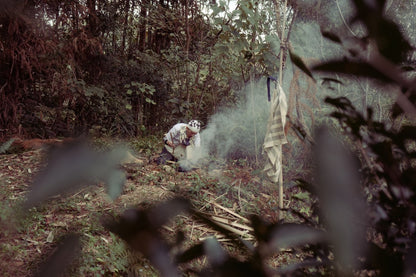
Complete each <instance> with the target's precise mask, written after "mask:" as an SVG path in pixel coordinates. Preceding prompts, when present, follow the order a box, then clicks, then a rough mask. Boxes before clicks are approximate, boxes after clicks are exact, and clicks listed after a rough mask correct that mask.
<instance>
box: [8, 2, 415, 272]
mask: <svg viewBox="0 0 416 277" xmlns="http://www.w3.org/2000/svg"><path fill="white" fill-rule="evenodd" d="M380 7H381V8H380ZM415 11H416V3H409V2H408V1H404V0H403V1H400V0H397V1H393V0H387V1H384V0H379V1H359V0H355V1H341V0H337V1H321V0H316V1H280V2H279V1H251V0H250V1H230V2H227V1H190V0H189V1H186V0H185V1H164V0H161V1H151V0H147V1H134V0H126V1H123V0H119V1H100V0H85V1H6V0H3V1H1V2H0V61H1V65H0V97H1V99H0V100H1V101H0V107H1V109H0V111H1V113H0V137H1V138H2V140H3V141H7V140H8V139H10V138H12V137H20V138H41V139H48V138H65V137H78V136H79V135H81V134H87V135H90V136H93V137H96V138H99V137H118V138H138V137H139V138H140V137H142V138H144V137H148V136H155V137H156V138H159V137H161V134H162V133H163V132H166V131H167V130H168V128H170V127H171V126H172V125H173V124H174V123H176V122H179V121H182V122H186V121H187V120H189V119H199V120H201V121H202V122H203V123H204V128H205V129H206V130H212V133H214V134H215V137H216V138H217V141H220V142H219V144H218V145H216V148H215V149H216V150H217V152H218V153H220V154H221V155H222V156H224V157H228V158H233V159H246V160H247V161H249V162H250V163H251V164H252V165H253V166H254V165H257V166H258V162H259V159H261V155H260V152H261V144H262V139H263V134H264V133H265V129H266V121H267V117H268V108H269V104H268V103H267V88H266V79H267V77H270V76H272V77H274V78H276V79H278V80H279V77H280V74H281V78H282V80H283V81H282V87H283V89H284V91H285V93H286V96H287V99H288V120H289V122H290V124H291V128H290V129H289V133H288V138H289V143H288V145H286V146H285V147H284V153H285V160H284V166H285V168H284V172H285V176H288V180H287V184H286V185H290V186H294V185H296V184H299V182H300V181H299V178H303V179H305V180H306V182H304V183H302V182H300V183H301V184H302V185H304V186H306V183H309V182H310V183H312V182H313V178H311V175H310V173H311V170H312V169H311V166H310V165H311V164H310V161H311V158H312V157H311V156H310V155H309V154H310V153H311V149H312V147H311V146H313V145H315V143H316V140H318V141H319V136H318V137H317V138H315V136H314V135H313V133H314V132H315V131H316V127H317V126H321V125H323V124H325V125H327V126H332V127H334V128H335V130H337V132H338V133H337V132H335V133H337V134H338V138H339V139H340V140H342V141H343V142H344V143H345V144H347V145H349V146H350V147H351V148H352V150H353V151H355V152H356V153H358V155H359V158H360V160H361V162H362V164H363V165H362V168H361V171H363V172H367V171H368V172H369V175H368V176H370V177H371V178H370V177H368V178H367V179H366V180H365V182H364V183H365V184H366V185H368V183H369V184H370V185H368V186H366V187H365V189H364V191H365V193H366V196H367V198H368V199H367V200H369V202H371V201H374V203H376V205H375V206H374V208H375V210H376V211H377V213H378V216H377V218H376V219H374V221H375V222H376V223H377V224H379V225H377V226H378V227H377V228H376V232H375V234H377V235H378V234H381V235H380V236H381V237H382V239H381V243H380V241H379V237H378V236H377V235H374V240H375V241H377V242H378V243H380V244H383V243H384V245H382V246H378V248H377V249H378V250H379V251H380V253H381V254H382V255H381V254H380V253H378V254H379V259H380V260H382V258H383V259H384V258H386V257H391V256H394V257H395V259H394V261H393V262H392V264H389V265H386V266H385V267H382V266H381V269H379V270H380V271H379V272H381V273H383V274H387V275H385V276H389V275H388V274H390V273H391V271H390V270H391V269H392V268H398V266H399V264H400V266H399V267H400V274H401V273H403V274H404V275H405V274H406V272H413V271H412V267H411V264H406V263H405V264H402V261H403V260H405V259H404V258H403V257H406V256H407V252H408V250H409V249H413V247H412V248H410V245H411V242H412V241H413V240H412V238H413V236H414V233H415V230H414V227H413V224H414V222H415V220H414V213H413V209H410V210H409V211H407V210H406V212H404V210H405V208H406V207H408V206H407V205H408V204H409V203H411V202H412V199H413V197H414V195H415V194H414V193H413V192H414V190H415V189H414V188H413V187H411V185H412V184H413V183H412V182H414V181H411V180H412V176H414V175H413V174H414V160H412V159H414V158H412V157H413V156H412V155H414V152H412V151H413V150H412V149H413V148H412V147H414V145H411V146H410V148H409V145H407V144H405V142H406V143H407V142H408V139H410V140H412V137H411V134H412V132H411V131H414V129H412V128H410V127H409V126H412V124H413V123H414V122H413V121H412V117H411V115H413V114H414V105H413V106H412V104H410V108H409V105H406V104H409V103H408V102H406V101H404V102H403V101H402V100H401V99H402V98H400V97H398V95H401V92H403V93H407V94H406V97H408V98H409V99H410V100H411V101H413V100H414V99H412V98H411V97H412V93H414V87H413V83H412V82H411V81H406V80H407V78H409V80H412V78H413V73H414V72H415V68H414V62H412V61H413V60H414V55H415V53H414V49H413V48H412V45H415V44H416V43H415V40H416V33H415V26H414V24H415V22H416V21H415V19H414V14H415ZM369 14H370V15H372V14H376V15H377V16H374V17H373V16H368V15H369ZM366 18H370V20H366ZM392 22H394V23H395V24H393V23H392ZM377 24H379V25H377ZM396 24H397V25H396ZM347 37H348V38H349V39H346V38H347ZM371 39H375V41H376V44H377V47H378V50H379V52H380V53H381V56H383V57H385V58H387V59H388V61H389V62H390V63H387V65H388V67H387V68H388V69H391V68H396V66H397V68H398V69H400V74H402V75H404V76H405V77H403V78H402V77H400V78H399V77H397V76H398V75H397V74H396V73H397V72H396V71H394V70H392V71H388V70H387V71H388V72H386V69H384V71H383V68H382V66H381V67H380V64H377V63H372V61H379V60H380V59H378V57H376V58H374V57H373V56H372V55H371V53H372V51H367V50H368V48H366V47H364V46H362V45H363V44H364V43H367V42H368V41H371ZM341 42H342V43H341ZM361 43H363V44H361ZM357 45H358V47H362V48H358V50H357V48H355V47H354V46H357ZM362 53H365V54H366V55H367V56H363V54H362ZM340 57H341V58H340ZM351 57H352V60H353V61H351V60H349V59H350V58H351ZM357 57H358V59H360V60H364V62H356V61H355V60H354V59H355V58H357ZM337 58H338V60H336V62H335V61H334V60H335V59H337ZM366 64H370V65H371V66H372V68H368V67H366ZM384 65H386V64H384ZM309 68H315V69H316V71H314V73H313V74H312V73H311V71H310V70H309ZM374 68H375V69H376V70H375V71H376V72H375V71H374ZM380 72H381V73H382V74H381V75H380ZM386 76H387V77H386ZM328 95H330V96H331V97H332V98H328V97H327V96H328ZM403 95H405V94H403ZM406 99H407V98H406ZM403 103H405V104H403ZM328 104H330V105H328ZM334 107H335V108H336V109H334ZM334 111H336V112H334ZM329 114H331V115H332V117H328V115H329ZM409 115H410V117H409ZM334 118H335V119H338V120H334ZM376 123H380V124H381V125H379V124H376ZM364 126H365V128H367V129H365V130H366V132H362V128H364ZM375 133H376V134H377V136H375V135H374V134H375ZM345 134H348V136H347V135H345ZM373 135H374V136H373ZM378 136H385V137H388V138H389V139H390V140H387V141H388V142H389V143H386V144H383V143H381V142H380V141H378V140H377V139H374V138H375V137H378ZM321 140H322V138H321ZM357 141H358V142H357ZM321 142H322V141H321ZM323 142H324V143H325V138H324V139H323ZM390 142H393V143H390ZM236 145H237V146H238V147H235V146H236ZM321 145H322V144H321ZM328 146H330V144H328ZM369 148H371V151H370V149H369ZM397 148H399V149H400V151H402V152H400V151H399V152H400V153H401V154H403V153H404V154H403V155H404V156H405V157H408V158H409V160H406V162H408V163H407V164H406V165H403V164H401V162H403V161H405V159H403V156H396V154H397V152H398V151H397ZM322 151H325V149H323V150H322ZM368 152H371V153H370V154H369V153H368ZM390 154H391V155H390ZM393 154H394V155H393ZM406 155H407V156H406ZM396 162H397V168H396V167H395V168H394V170H389V169H391V168H390V167H389V166H392V164H395V163H396ZM380 164H381V168H382V169H380ZM343 165H345V164H341V165H340V166H341V167H342V166H343ZM383 165H385V166H386V167H383ZM387 165H388V166H387ZM347 173H348V172H347ZM399 175H400V177H398V176H399ZM352 179H353V178H352ZM370 179H371V180H370ZM381 179H382V180H385V182H380V180H381ZM374 180H375V181H374ZM323 182H324V183H325V180H323ZM380 184H382V185H380ZM390 184H392V186H391V187H390V186H389V185H390ZM384 186H386V187H387V192H386V195H387V198H386V197H384V196H385V195H384V194H383V193H381V195H382V196H380V194H379V191H380V188H381V187H384ZM374 187H376V188H374ZM397 187H399V189H397ZM403 187H405V188H406V189H407V190H403ZM347 192H349V191H348V190H347ZM383 192H385V191H383ZM309 193H311V194H314V192H313V190H310V189H309ZM321 196H322V195H321ZM298 197H301V198H304V197H305V194H300V195H298ZM306 198H308V201H309V200H310V201H312V200H313V199H315V198H314V197H312V196H310V197H309V196H308V197H306ZM323 198H325V195H324V196H323ZM346 198H347V202H348V201H349V200H348V197H346ZM386 199H387V200H386ZM327 200H328V199H327ZM312 202H313V203H315V202H314V201H312ZM354 203H355V204H356V202H354V201H353V200H351V201H350V202H349V204H354ZM374 203H373V204H374ZM309 204H310V203H309ZM332 204H334V203H332ZM338 204H339V203H338ZM396 204H397V205H396ZM322 206H323V207H325V203H323V204H322ZM329 206H331V203H330V205H329ZM327 207H328V206H327ZM358 207H360V205H358ZM412 207H413V206H412ZM328 210H330V209H328ZM354 211H357V208H355V209H354ZM341 212H342V211H341ZM314 213H315V210H313V211H312V210H308V212H307V216H308V215H311V214H314ZM298 215H299V216H300V217H301V218H302V219H303V220H304V221H305V222H307V223H308V224H307V225H308V226H315V227H318V229H319V228H321V227H322V225H321V224H322V222H320V221H319V220H315V218H314V219H313V220H311V221H308V220H307V216H306V217H302V215H301V214H298ZM327 216H328V217H329V218H330V217H331V214H329V215H327ZM338 216H339V215H338ZM346 218H347V219H348V215H347V216H346ZM398 218H401V219H400V220H399V219H398ZM328 221H329V222H330V223H331V220H328ZM335 222H336V220H335ZM353 222H354V220H351V221H349V220H346V222H343V223H342V224H341V225H340V226H346V225H347V224H349V223H353ZM380 222H381V223H383V224H384V225H383V224H381V223H380ZM386 222H388V223H389V224H390V223H392V222H393V223H394V224H390V225H389V224H387V225H386V224H385V223H386ZM338 223H339V222H338ZM253 224H254V225H255V226H257V227H262V225H261V223H259V222H257V225H256V222H255V221H253ZM404 226H405V227H404ZM255 229H256V228H255ZM335 229H336V228H335ZM396 229H399V230H400V231H399V232H396ZM256 230H257V229H256ZM303 231H305V232H304V233H305V234H315V233H311V232H309V231H310V230H309V229H308V230H305V229H303ZM338 231H340V232H341V233H342V230H338ZM272 234H274V232H272ZM398 234H399V235H398ZM257 235H258V236H259V237H258V239H260V240H261V235H262V234H260V235H259V234H257ZM263 235H265V234H263ZM344 235H345V233H344ZM395 236H399V237H400V239H401V240H395V239H394V237H395ZM314 238H315V237H314ZM303 239H305V238H304V237H303ZM354 239H356V237H354V236H352V238H351V240H350V241H349V240H346V242H345V244H341V245H340V246H341V247H345V246H346V243H347V242H351V241H352V240H354ZM353 244H357V243H356V241H354V243H353ZM373 247H375V245H373ZM318 248H319V247H318ZM347 248H348V247H347ZM348 249H349V250H351V251H350V252H348V251H346V252H348V253H353V252H354V249H350V248H348ZM381 249H385V250H381ZM386 249H387V250H388V251H387V250H386ZM321 250H322V249H318V250H317V249H312V250H311V249H310V248H309V249H308V251H309V252H308V253H314V254H313V255H312V256H314V258H316V261H321V262H322V260H325V262H327V261H330V260H331V258H330V257H331V253H329V252H327V249H326V248H325V247H324V251H321ZM390 250H391V251H392V252H389V251H390ZM311 251H312V252H311ZM383 251H384V252H383ZM387 252H388V253H387ZM410 252H411V251H410ZM348 253H347V254H348ZM341 254H342V253H341ZM344 254H345V253H344ZM354 254H356V253H355V252H354ZM341 256H342V255H341ZM324 257H325V259H324ZM341 258H345V259H344V260H342V261H341V263H342V262H346V263H349V264H351V263H353V262H351V260H349V258H351V257H349V256H348V255H347V257H345V256H344V257H341ZM396 258H397V259H398V260H396ZM370 260H371V259H370ZM314 266H315V265H314ZM322 266H325V265H322V264H320V265H318V268H320V269H322V268H321V267H322ZM372 266H373V267H376V268H377V266H374V265H372ZM409 267H410V269H409ZM347 268H349V267H347ZM369 268H370V269H373V268H371V267H369ZM297 269H298V268H296V269H292V270H297ZM338 269H339V268H338ZM341 271H342V270H341ZM323 272H324V273H325V270H324V271H323ZM376 272H377V271H376ZM341 273H342V272H341Z"/></svg>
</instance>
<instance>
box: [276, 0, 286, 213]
mask: <svg viewBox="0 0 416 277" xmlns="http://www.w3.org/2000/svg"><path fill="white" fill-rule="evenodd" d="M286 7H287V0H285V4H284V6H283V22H282V25H281V28H282V33H281V37H280V65H279V85H280V86H283V60H284V59H285V54H286V51H285V50H286V41H285V25H286V18H287V17H286V13H287V12H286ZM278 92H279V94H280V93H281V91H280V90H278ZM276 97H279V95H277V96H276ZM280 151H282V146H281V145H280ZM280 153H282V152H280ZM279 162H280V166H281V168H280V175H279V184H278V186H279V220H280V219H282V218H283V214H282V213H283V211H282V209H283V193H284V191H283V157H282V155H280V161H279Z"/></svg>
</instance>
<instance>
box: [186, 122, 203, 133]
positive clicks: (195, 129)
mask: <svg viewBox="0 0 416 277" xmlns="http://www.w3.org/2000/svg"><path fill="white" fill-rule="evenodd" d="M188 128H189V129H190V130H191V131H192V132H194V133H199V130H201V123H200V122H199V121H198V120H191V121H189V123H188Z"/></svg>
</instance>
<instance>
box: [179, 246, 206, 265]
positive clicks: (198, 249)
mask: <svg viewBox="0 0 416 277" xmlns="http://www.w3.org/2000/svg"><path fill="white" fill-rule="evenodd" d="M203 255H204V244H203V243H198V244H195V245H193V246H191V247H190V248H189V249H187V250H186V251H184V252H182V253H180V254H178V255H177V256H176V258H175V261H176V263H179V264H181V263H187V262H190V261H192V260H194V259H197V258H199V257H201V256H203Z"/></svg>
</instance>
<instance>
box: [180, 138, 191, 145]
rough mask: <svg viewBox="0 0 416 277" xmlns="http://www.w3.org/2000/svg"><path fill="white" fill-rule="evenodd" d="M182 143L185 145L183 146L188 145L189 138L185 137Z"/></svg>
mask: <svg viewBox="0 0 416 277" xmlns="http://www.w3.org/2000/svg"><path fill="white" fill-rule="evenodd" d="M182 144H183V145H185V146H189V145H190V144H191V142H190V140H189V138H187V139H184V140H183V141H182Z"/></svg>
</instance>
